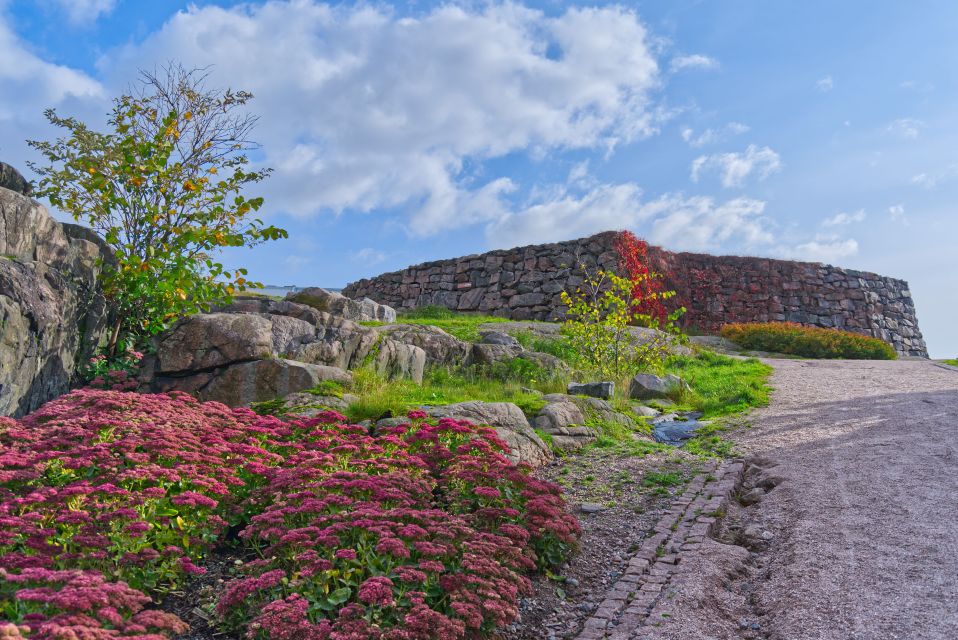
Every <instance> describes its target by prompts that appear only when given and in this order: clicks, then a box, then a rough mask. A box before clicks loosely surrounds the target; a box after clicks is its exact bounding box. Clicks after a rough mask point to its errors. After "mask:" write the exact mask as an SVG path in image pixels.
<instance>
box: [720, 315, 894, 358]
mask: <svg viewBox="0 0 958 640" xmlns="http://www.w3.org/2000/svg"><path fill="white" fill-rule="evenodd" d="M722 337H724V338H727V339H729V340H731V341H732V342H734V343H735V344H737V345H739V346H741V347H744V348H746V349H754V350H756V351H771V352H774V353H787V354H791V355H796V356H802V357H805V358H847V359H850V360H894V359H895V358H897V357H898V354H897V353H895V349H894V347H892V346H891V345H890V344H888V343H887V342H885V341H884V340H880V339H878V338H872V337H870V336H863V335H861V334H858V333H852V332H850V331H841V330H839V329H823V328H820V327H806V326H803V325H800V324H796V323H793V322H751V323H742V324H727V325H725V326H724V327H722Z"/></svg>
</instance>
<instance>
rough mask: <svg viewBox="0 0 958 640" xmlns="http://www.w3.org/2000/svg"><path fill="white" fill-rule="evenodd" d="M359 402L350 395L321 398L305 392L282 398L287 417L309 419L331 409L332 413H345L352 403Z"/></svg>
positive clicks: (356, 397) (355, 397)
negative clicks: (287, 413)
mask: <svg viewBox="0 0 958 640" xmlns="http://www.w3.org/2000/svg"><path fill="white" fill-rule="evenodd" d="M357 400H359V396H354V395H352V394H350V393H344V394H343V395H342V397H339V396H321V395H316V394H314V393H309V392H306V391H297V392H296V393H291V394H289V395H288V396H286V397H285V398H283V404H284V405H285V406H286V410H287V411H288V412H289V415H293V416H303V417H306V418H311V417H313V416H315V415H316V414H317V413H320V412H322V411H325V410H326V409H332V410H333V411H340V412H342V411H345V410H346V408H347V407H349V405H350V404H352V403H353V402H356V401H357Z"/></svg>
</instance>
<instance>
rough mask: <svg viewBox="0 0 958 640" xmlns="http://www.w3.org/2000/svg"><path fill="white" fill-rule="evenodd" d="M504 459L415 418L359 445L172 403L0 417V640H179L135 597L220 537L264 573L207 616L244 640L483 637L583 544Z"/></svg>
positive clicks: (542, 493) (291, 425) (489, 437)
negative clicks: (238, 544) (235, 535)
mask: <svg viewBox="0 0 958 640" xmlns="http://www.w3.org/2000/svg"><path fill="white" fill-rule="evenodd" d="M507 451H508V448H507V445H506V444H505V443H504V442H503V441H502V440H500V439H499V438H498V437H497V436H496V434H495V431H494V430H492V429H489V428H486V427H477V426H474V425H472V424H470V423H468V422H464V421H456V420H450V419H443V420H441V421H440V422H439V423H438V424H431V423H429V422H427V421H426V416H425V415H424V414H422V413H421V412H413V413H411V414H410V422H409V424H405V425H400V426H398V427H393V428H389V429H385V430H383V432H381V433H379V434H377V435H375V436H372V435H370V434H369V432H368V430H367V429H366V428H364V427H361V426H357V425H348V424H346V420H345V418H344V417H343V416H341V415H339V414H337V413H335V412H324V413H321V414H319V415H317V416H315V417H313V418H310V419H304V420H289V421H284V420H280V419H278V418H275V417H272V416H259V415H256V414H255V413H253V412H252V411H249V410H247V409H233V410H231V409H228V408H227V407H225V406H223V405H220V404H218V403H201V402H198V401H197V400H195V399H193V398H192V397H190V396H188V395H186V394H176V393H174V394H168V395H139V394H132V393H123V392H118V391H98V390H93V389H82V390H78V391H75V392H73V393H71V394H69V395H67V396H64V397H62V398H60V399H59V400H56V401H54V402H51V403H49V404H47V405H45V406H44V407H43V408H42V409H41V410H40V411H37V412H36V413H34V414H32V415H30V416H28V417H26V418H23V419H22V420H19V421H17V420H12V419H9V418H0V618H2V619H4V620H9V621H11V622H12V623H13V624H12V625H7V626H4V627H2V628H0V635H8V636H11V638H14V637H24V638H31V639H34V638H46V637H50V638H53V637H57V638H63V637H85V638H91V639H93V640H99V638H104V639H105V638H108V637H109V638H127V637H130V638H133V637H137V638H140V637H142V638H144V640H145V638H146V637H147V636H149V637H150V639H151V640H155V639H158V638H160V637H162V636H163V635H170V634H173V633H179V632H181V631H182V630H183V628H184V625H183V624H182V623H181V622H180V621H179V620H178V619H177V618H175V617H174V616H171V615H168V614H164V613H162V612H159V611H157V610H155V609H144V606H145V605H146V604H147V603H149V601H150V599H149V597H148V596H147V595H145V594H144V592H146V593H151V592H155V591H157V590H162V589H169V588H170V587H172V586H174V585H175V584H176V583H177V581H178V580H179V579H181V578H182V577H183V576H184V575H185V574H189V573H198V572H202V571H203V569H202V568H201V561H202V558H203V556H204V554H205V553H206V552H207V551H208V550H209V549H210V548H211V546H212V545H215V544H218V543H220V542H221V541H222V539H223V538H222V536H223V534H224V532H225V531H226V530H227V529H231V530H233V531H239V536H240V539H241V540H242V541H244V542H245V543H246V544H247V545H248V546H249V547H250V549H251V550H252V551H255V552H257V553H258V555H259V557H260V558H263V559H261V560H257V561H253V562H249V563H246V564H245V565H243V568H242V570H241V572H240V574H239V575H237V576H236V578H235V579H233V580H231V581H230V582H228V583H227V585H226V587H225V589H224V591H223V594H222V596H221V598H220V601H219V603H218V610H219V612H220V615H221V616H222V619H223V622H224V624H226V625H227V626H228V627H231V628H234V629H245V631H246V633H247V635H248V636H249V637H251V638H259V639H262V640H300V639H309V640H313V639H316V640H322V639H324V638H330V639H333V638H335V639H337V640H339V639H346V638H355V639H357V640H358V639H360V638H371V639H383V640H419V639H421V640H426V639H435V638H439V639H442V640H453V639H455V638H464V637H471V636H475V635H477V634H482V633H486V632H489V631H491V630H492V629H493V628H495V627H497V626H502V625H505V624H508V623H509V622H511V621H512V620H513V619H514V618H515V616H516V615H517V613H518V609H517V606H518V604H517V603H518V600H519V597H520V595H521V594H522V593H523V592H524V591H526V590H527V589H528V587H529V583H528V580H527V578H526V577H525V576H524V574H525V573H526V572H528V571H530V570H532V569H534V568H535V566H536V563H538V564H539V565H540V566H549V565H554V564H557V563H559V562H561V561H562V560H563V559H564V557H565V555H566V554H567V553H568V552H569V550H570V549H571V547H572V546H573V545H574V543H575V540H576V538H577V536H578V534H579V529H578V523H577V522H576V520H575V518H573V517H572V516H571V515H569V514H568V513H567V512H566V511H565V508H564V506H565V505H564V502H563V500H562V497H561V494H560V492H559V489H558V487H556V486H555V485H551V484H549V483H544V482H540V481H538V480H536V479H534V478H533V477H532V476H530V475H529V473H528V469H525V468H520V467H517V466H515V465H513V464H511V463H510V462H509V461H508V460H507V458H506V457H505V456H504V455H503V454H504V453H505V452H507ZM7 602H10V603H16V604H15V605H13V606H15V607H16V608H15V609H11V610H9V611H7V610H4V609H3V607H4V606H6V605H5V603H7Z"/></svg>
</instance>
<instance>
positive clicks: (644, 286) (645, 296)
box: [613, 231, 669, 325]
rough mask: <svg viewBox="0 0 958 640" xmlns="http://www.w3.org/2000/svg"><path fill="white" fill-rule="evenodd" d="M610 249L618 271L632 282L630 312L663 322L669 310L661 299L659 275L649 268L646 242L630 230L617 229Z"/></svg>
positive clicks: (661, 284)
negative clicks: (616, 258) (617, 260)
mask: <svg viewBox="0 0 958 640" xmlns="http://www.w3.org/2000/svg"><path fill="white" fill-rule="evenodd" d="M613 248H614V249H615V252H616V254H617V255H618V257H619V271H620V274H621V275H622V276H623V277H625V278H628V279H629V280H632V281H633V282H634V283H635V285H634V286H633V289H632V298H633V300H635V301H636V304H635V306H634V307H633V309H632V311H633V313H636V314H638V315H643V316H648V317H649V318H650V319H651V320H652V321H654V322H657V323H659V324H660V325H664V324H665V323H666V321H667V319H668V315H669V312H668V310H667V309H666V308H665V305H664V304H663V303H662V299H661V294H662V286H663V283H662V278H661V275H660V274H657V273H655V272H654V271H653V270H652V269H651V268H650V264H649V245H648V243H647V242H646V241H645V240H641V239H639V238H637V237H636V235H635V234H634V233H632V232H631V231H620V232H619V233H618V234H617V235H616V238H615V241H614V242H613Z"/></svg>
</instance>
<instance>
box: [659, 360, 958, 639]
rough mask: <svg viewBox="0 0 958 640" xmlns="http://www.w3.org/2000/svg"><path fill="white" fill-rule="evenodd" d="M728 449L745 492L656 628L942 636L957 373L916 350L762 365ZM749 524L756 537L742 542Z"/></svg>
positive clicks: (955, 496)
mask: <svg viewBox="0 0 958 640" xmlns="http://www.w3.org/2000/svg"><path fill="white" fill-rule="evenodd" d="M770 364H772V365H773V366H774V367H775V373H774V375H773V377H772V385H773V386H774V387H775V389H776V391H775V393H774V395H773V398H772V403H771V406H769V407H768V408H767V409H762V410H760V411H757V412H755V413H753V414H752V422H753V425H754V426H753V428H751V429H748V430H745V431H743V432H740V433H739V434H738V435H737V437H736V440H737V441H738V443H739V445H740V446H739V448H740V449H741V450H742V451H743V452H745V453H746V454H747V455H750V456H751V457H752V458H751V459H752V460H753V461H754V462H757V464H758V465H759V467H761V468H754V467H753V468H752V469H751V470H750V472H748V473H747V475H746V491H747V490H748V489H749V488H750V487H752V486H754V485H756V484H759V485H762V486H764V487H766V488H769V489H770V490H769V491H768V493H767V494H765V495H764V497H763V498H762V499H761V501H760V502H758V504H754V505H751V506H748V507H740V506H737V507H736V508H735V509H733V510H732V512H731V513H730V514H729V516H728V518H727V520H728V523H727V526H728V527H729V529H730V531H727V532H726V535H725V542H736V543H737V544H745V546H751V548H750V552H746V550H745V549H743V548H742V547H740V546H731V545H727V544H721V543H720V542H715V543H714V545H713V549H712V551H711V552H710V553H709V554H708V557H703V558H700V559H699V565H700V566H696V567H691V566H690V567H689V580H688V581H687V583H686V584H685V585H684V586H683V588H682V589H680V590H679V593H677V594H675V597H676V614H677V615H676V616H675V620H674V622H673V623H672V624H666V625H664V626H663V627H661V628H659V629H657V630H655V632H654V637H656V638H658V639H659V640H664V639H669V640H679V639H681V640H686V639H688V640H691V639H693V638H695V639H697V640H701V639H706V638H708V639H719V638H721V639H723V640H724V639H726V638H740V639H743V638H748V639H767V640H817V639H828V640H852V639H853V640H879V639H880V640H888V639H899V638H900V639H903V640H938V639H941V640H953V639H955V638H958V372H956V371H954V370H947V369H943V368H940V367H936V366H935V365H933V364H932V363H930V362H926V361H896V362H862V361H857V362H856V361H831V362H829V361H797V360H774V361H770ZM749 526H751V527H752V528H753V531H759V532H766V535H768V534H771V535H768V538H769V539H770V541H769V542H770V543H769V544H768V545H767V547H766V545H764V544H762V545H758V546H757V547H756V546H754V545H748V544H747V543H743V542H742V539H743V538H742V536H741V534H740V533H736V532H741V531H742V530H743V529H744V528H746V527H749Z"/></svg>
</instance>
